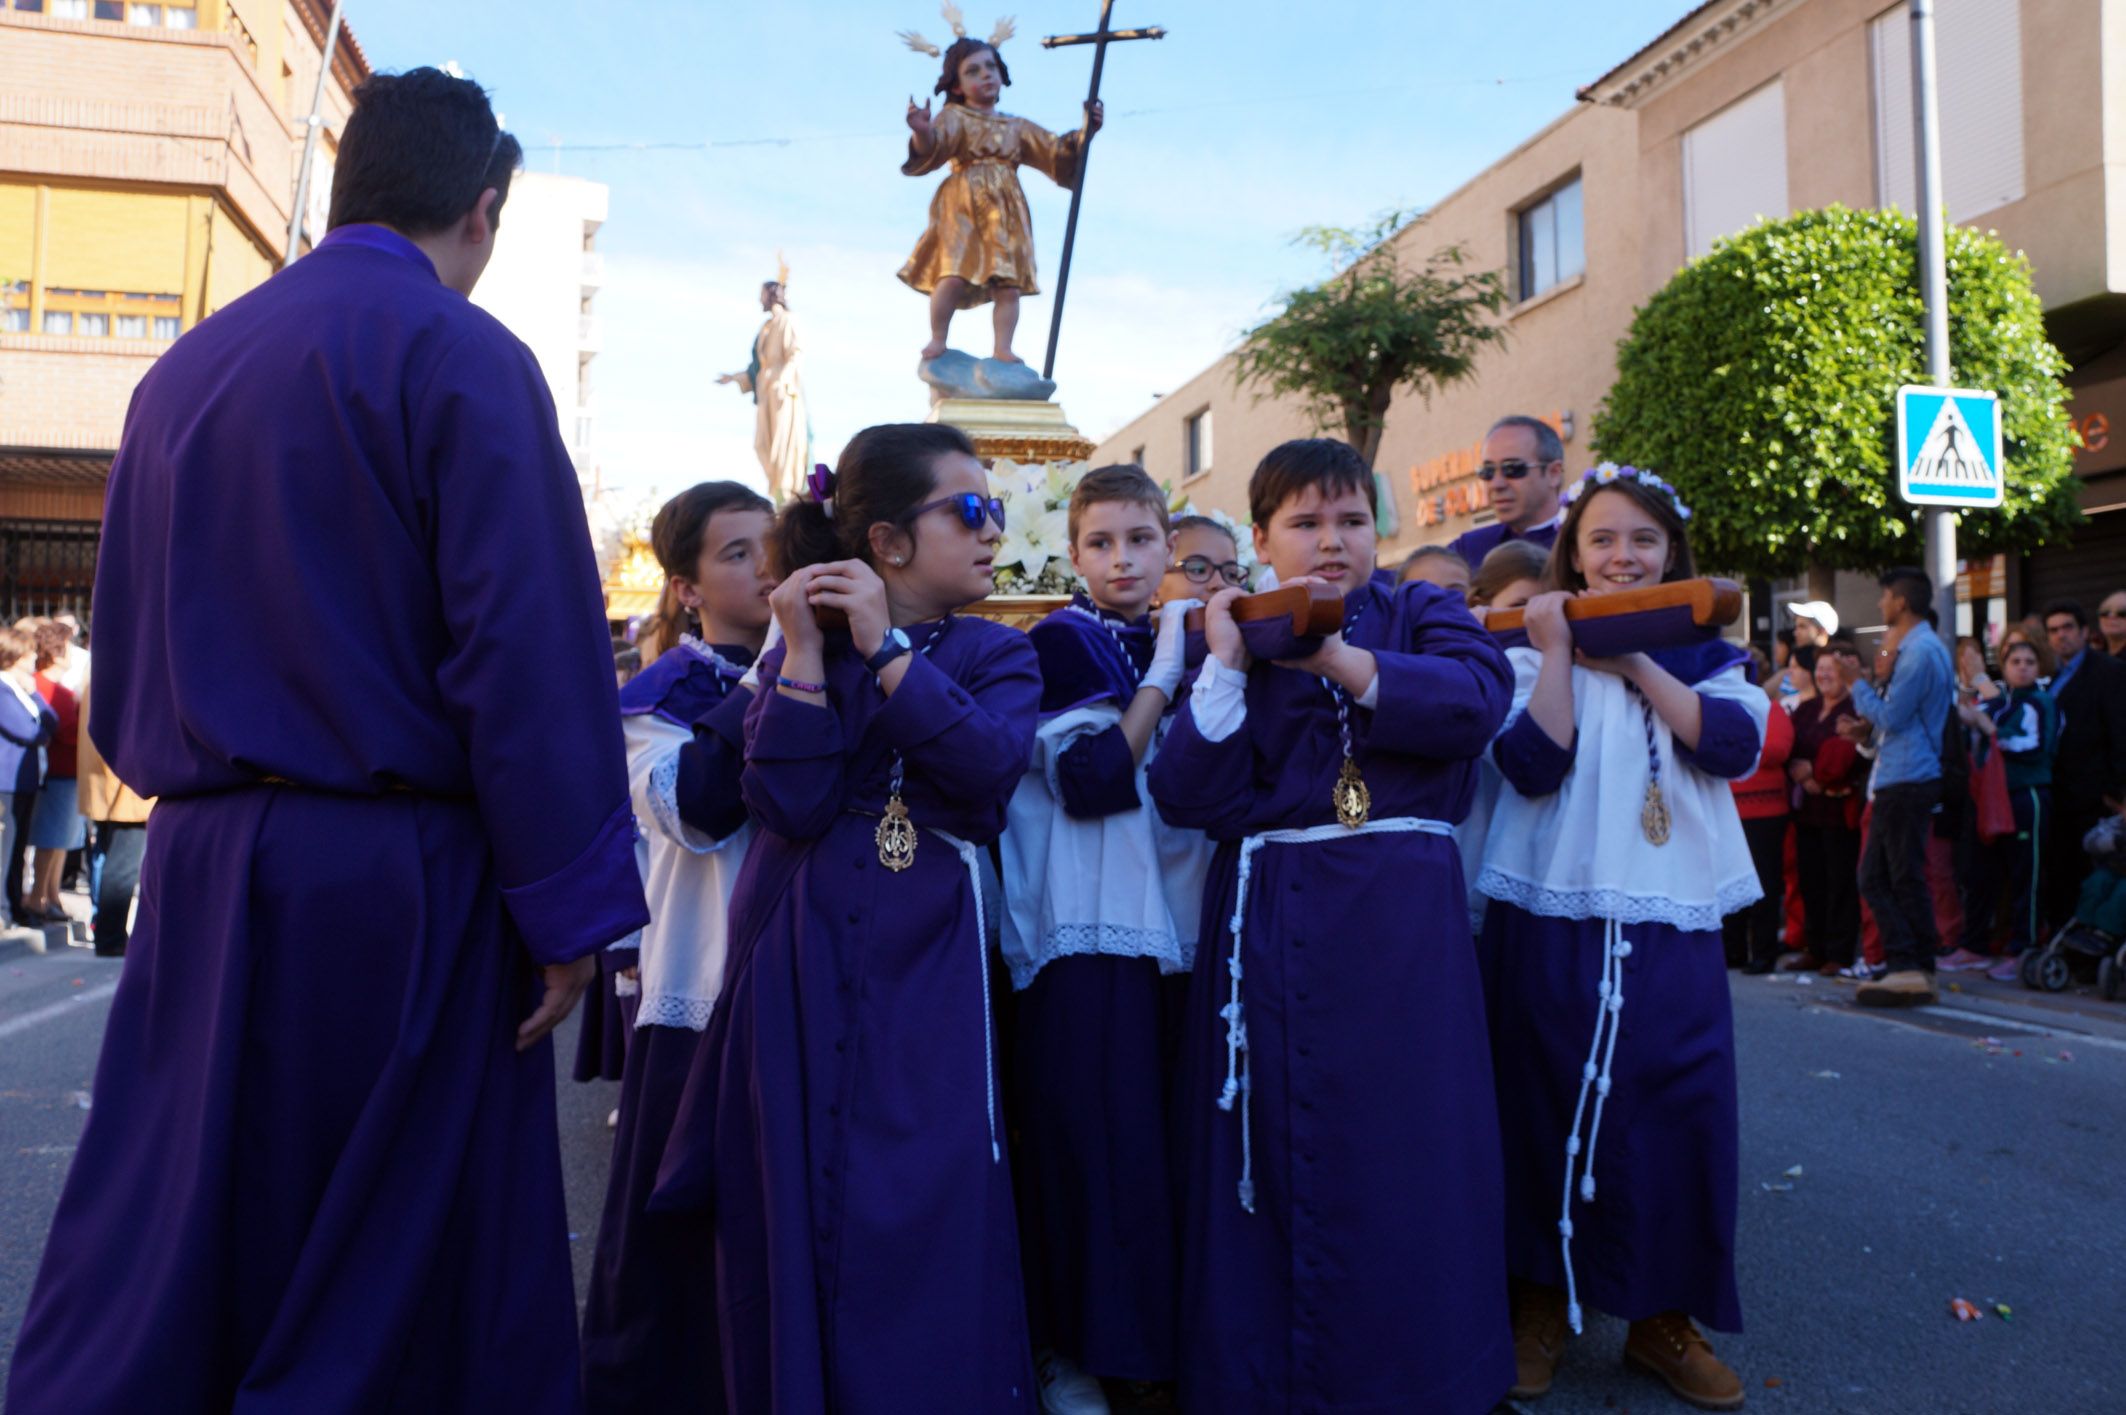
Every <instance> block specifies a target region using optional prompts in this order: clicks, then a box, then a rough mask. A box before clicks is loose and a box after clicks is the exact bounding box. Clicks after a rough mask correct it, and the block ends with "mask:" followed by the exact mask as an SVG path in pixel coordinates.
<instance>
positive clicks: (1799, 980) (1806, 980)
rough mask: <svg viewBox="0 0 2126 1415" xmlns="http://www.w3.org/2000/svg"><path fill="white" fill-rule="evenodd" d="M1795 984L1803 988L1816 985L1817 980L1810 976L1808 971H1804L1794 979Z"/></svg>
mask: <svg viewBox="0 0 2126 1415" xmlns="http://www.w3.org/2000/svg"><path fill="white" fill-rule="evenodd" d="M1794 985H1795V986H1796V987H1803V988H1808V987H1814V986H1815V985H1816V980H1815V979H1814V978H1812V977H1810V976H1809V975H1808V974H1807V973H1802V974H1800V975H1799V976H1797V977H1796V978H1795V979H1794Z"/></svg>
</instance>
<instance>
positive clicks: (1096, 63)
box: [1041, 0, 1166, 379]
mask: <svg viewBox="0 0 2126 1415" xmlns="http://www.w3.org/2000/svg"><path fill="white" fill-rule="evenodd" d="M1114 8H1115V0H1100V27H1099V28H1098V29H1096V30H1094V31H1093V32H1092V33H1091V34H1052V35H1050V36H1048V37H1047V38H1046V39H1044V40H1042V41H1041V47H1042V48H1043V49H1063V48H1067V47H1068V46H1070V45H1073V44H1090V45H1091V46H1092V47H1093V84H1092V88H1091V89H1090V90H1089V91H1088V92H1087V93H1086V95H1085V111H1086V113H1087V115H1088V116H1089V115H1090V114H1091V113H1092V107H1093V105H1094V104H1095V103H1098V102H1099V101H1100V70H1101V69H1102V68H1103V67H1105V65H1106V63H1107V46H1108V45H1110V44H1117V43H1120V42H1121V41H1123V40H1125V39H1164V38H1166V31H1165V30H1163V29H1161V28H1159V27H1158V26H1157V25H1152V26H1151V27H1149V28H1147V29H1109V28H1108V27H1107V18H1108V16H1109V15H1110V14H1111V13H1112V12H1113V11H1114ZM1079 132H1080V134H1081V136H1080V137H1079V139H1078V180H1077V181H1076V182H1074V183H1072V184H1071V188H1070V220H1069V221H1068V222H1066V223H1065V224H1064V227H1063V264H1062V267H1061V269H1059V270H1058V271H1057V272H1056V308H1055V311H1054V313H1052V314H1050V315H1049V317H1048V356H1047V357H1046V358H1045V359H1043V360H1042V361H1041V377H1043V378H1050V379H1052V378H1054V377H1055V376H1056V338H1057V336H1058V335H1060V334H1061V333H1062V332H1063V297H1064V296H1065V295H1066V294H1068V293H1069V292H1070V252H1071V248H1072V247H1073V246H1075V245H1076V244H1077V243H1078V203H1079V201H1081V200H1082V199H1083V198H1084V196H1085V163H1086V159H1087V158H1088V157H1090V156H1091V155H1092V145H1093V135H1092V134H1091V133H1090V132H1087V131H1085V130H1084V129H1082V128H1081V129H1080V130H1079Z"/></svg>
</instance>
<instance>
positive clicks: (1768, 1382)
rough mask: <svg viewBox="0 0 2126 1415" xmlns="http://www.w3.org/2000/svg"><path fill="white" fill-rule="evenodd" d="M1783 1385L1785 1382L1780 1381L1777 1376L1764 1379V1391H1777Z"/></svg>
mask: <svg viewBox="0 0 2126 1415" xmlns="http://www.w3.org/2000/svg"><path fill="white" fill-rule="evenodd" d="M1785 1384H1786V1382H1785V1381H1782V1380H1780V1379H1779V1378H1778V1377H1777V1376H1766V1377H1765V1378H1764V1388H1765V1389H1766V1390H1777V1389H1779V1387H1781V1386H1783V1385H1785Z"/></svg>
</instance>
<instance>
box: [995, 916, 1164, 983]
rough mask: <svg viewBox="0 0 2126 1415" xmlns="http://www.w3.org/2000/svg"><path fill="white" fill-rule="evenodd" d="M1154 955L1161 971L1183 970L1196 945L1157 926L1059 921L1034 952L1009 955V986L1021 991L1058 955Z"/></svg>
mask: <svg viewBox="0 0 2126 1415" xmlns="http://www.w3.org/2000/svg"><path fill="white" fill-rule="evenodd" d="M1087 956H1098V957H1104V958H1155V959H1157V960H1158V961H1159V971H1160V972H1162V973H1186V972H1187V971H1188V970H1189V969H1190V967H1192V966H1193V965H1194V963H1195V961H1196V960H1195V949H1193V948H1191V947H1188V946H1186V945H1184V944H1183V943H1182V941H1181V940H1180V939H1178V938H1176V937H1174V935H1173V934H1171V933H1167V932H1164V931H1162V930H1159V929H1137V928H1127V927H1124V926H1123V925H1121V924H1058V925H1056V926H1055V927H1054V928H1052V929H1050V930H1049V931H1048V934H1047V936H1046V937H1045V938H1043V939H1042V940H1041V946H1040V948H1039V949H1037V950H1035V953H1034V956H1033V957H1031V958H1027V959H1018V958H1011V959H1008V960H1007V961H1008V962H1009V963H1010V965H1011V987H1012V991H1014V992H1024V991H1025V990H1026V989H1027V987H1028V986H1029V985H1030V984H1031V983H1032V982H1033V980H1034V975H1035V974H1037V973H1039V972H1040V971H1041V969H1042V968H1043V967H1044V966H1045V965H1047V964H1049V963H1052V962H1054V961H1055V960H1056V959H1058V958H1082V957H1087Z"/></svg>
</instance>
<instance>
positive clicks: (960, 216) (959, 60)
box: [900, 4, 1101, 364]
mask: <svg viewBox="0 0 2126 1415" xmlns="http://www.w3.org/2000/svg"><path fill="white" fill-rule="evenodd" d="M944 14H945V18H946V20H947V21H948V22H950V24H951V25H952V30H953V33H954V34H955V35H957V36H959V37H958V38H957V39H955V40H954V41H953V43H952V46H951V47H950V48H949V49H947V50H945V52H944V56H943V57H944V71H943V73H942V74H941V75H940V76H939V78H938V81H937V86H936V88H935V89H934V90H933V92H935V93H941V94H943V95H944V96H945V102H944V106H943V108H942V109H941V110H940V111H939V112H938V113H937V114H936V116H934V117H933V116H932V113H931V105H930V100H928V99H925V100H924V101H923V105H922V107H920V108H918V107H917V106H916V103H915V100H914V99H913V98H912V97H911V98H910V99H909V100H908V128H909V132H910V133H911V137H910V138H909V141H908V160H907V161H906V162H904V163H902V164H901V171H902V172H904V173H906V174H907V175H908V176H910V177H921V176H924V175H925V174H927V173H931V172H935V171H937V170H938V169H939V168H940V167H944V166H946V165H948V164H949V165H950V166H951V168H952V173H951V175H950V176H948V177H946V178H945V180H944V182H942V183H941V184H940V185H939V186H938V189H937V195H936V196H934V197H933V198H931V202H930V225H929V228H928V229H927V230H925V231H924V232H923V236H922V239H921V240H919V241H917V242H916V245H915V252H914V254H912V255H910V256H909V257H908V263H907V264H906V265H904V266H902V267H901V272H900V278H901V280H902V282H903V283H905V284H906V285H908V286H909V287H911V288H912V289H915V290H918V291H921V292H922V293H923V294H926V295H928V296H929V297H930V342H929V343H928V344H925V345H924V346H923V354H922V357H923V359H924V360H925V361H926V362H927V361H929V360H932V359H936V358H938V357H939V356H940V355H942V354H944V353H945V352H946V349H945V336H946V334H947V332H948V331H949V330H950V329H951V327H952V316H953V314H954V313H955V312H957V311H959V310H963V309H972V308H974V307H975V306H976V305H980V304H984V303H989V304H993V305H994V306H995V312H994V315H993V319H994V322H995V327H996V351H995V358H996V361H997V362H999V363H1004V364H1019V363H1022V362H1023V361H1022V360H1021V359H1019V358H1018V356H1017V355H1015V354H1013V353H1012V351H1011V340H1012V335H1013V334H1014V333H1015V332H1016V331H1017V329H1018V325H1019V298H1020V296H1022V295H1037V294H1039V293H1040V286H1039V285H1038V284H1037V283H1036V280H1035V275H1034V258H1033V219H1032V216H1031V215H1030V214H1029V213H1028V211H1027V209H1026V194H1025V192H1024V191H1022V190H1021V189H1020V187H1019V177H1018V168H1019V167H1020V165H1021V164H1024V165H1028V166H1032V167H1035V168H1037V169H1039V170H1040V171H1042V172H1044V173H1046V174H1047V175H1048V176H1049V177H1050V178H1051V179H1052V180H1053V181H1054V182H1055V183H1056V185H1058V186H1060V187H1065V188H1072V187H1075V185H1076V183H1077V180H1078V172H1079V165H1080V157H1081V154H1082V153H1083V151H1084V145H1085V143H1086V142H1087V140H1089V139H1090V138H1091V136H1092V135H1093V134H1094V133H1096V132H1098V131H1099V130H1100V123H1101V106H1100V104H1099V102H1098V101H1097V100H1094V101H1093V102H1091V103H1089V104H1087V105H1086V110H1085V127H1084V128H1083V129H1082V130H1081V131H1079V132H1075V133H1067V134H1065V135H1064V136H1062V137H1057V136H1056V135H1055V134H1053V133H1051V132H1049V131H1048V130H1047V129H1045V128H1043V127H1041V126H1040V125H1039V124H1037V123H1032V122H1029V121H1027V120H1026V119H1024V118H1016V117H1013V116H1012V115H1010V114H1008V113H1000V112H998V111H997V99H998V97H999V95H1001V94H1002V93H1003V91H1004V88H1005V87H1006V86H1007V85H1009V84H1010V83H1011V71H1010V70H1009V69H1007V68H1005V66H1004V59H1003V56H1002V55H1001V54H999V53H998V51H997V46H999V45H1001V44H1003V43H1004V42H1005V41H1006V40H1008V39H1009V38H1011V35H1012V22H1011V21H1010V20H1008V19H1007V20H1003V21H1000V22H999V23H998V24H997V27H996V29H995V30H994V31H993V32H992V33H991V34H990V36H989V38H988V39H986V40H981V39H971V38H969V37H968V35H967V32H966V29H965V28H964V27H963V25H962V23H961V17H960V12H959V9H958V7H957V6H954V5H950V4H948V5H946V6H945V7H944ZM901 38H902V40H903V41H904V42H906V44H907V45H908V47H909V48H910V49H913V50H915V51H916V52H917V53H920V54H928V55H931V56H932V57H937V55H938V48H937V46H936V45H934V44H932V43H930V42H929V41H928V40H926V39H924V38H923V37H922V36H921V35H919V34H915V33H912V32H906V33H903V34H902V35H901Z"/></svg>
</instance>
